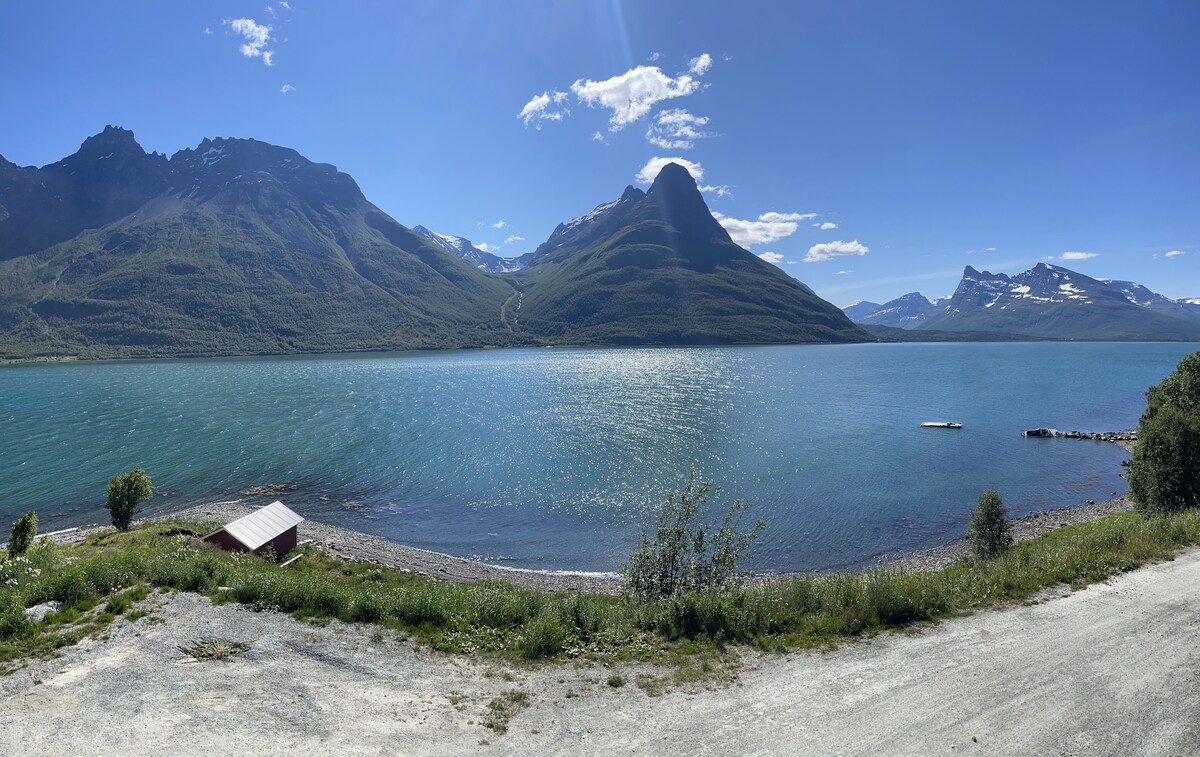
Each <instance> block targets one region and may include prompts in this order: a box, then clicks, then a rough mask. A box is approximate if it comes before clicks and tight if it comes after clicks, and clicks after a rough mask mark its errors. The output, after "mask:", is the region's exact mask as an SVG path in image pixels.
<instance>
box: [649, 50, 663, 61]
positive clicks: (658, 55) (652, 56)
mask: <svg viewBox="0 0 1200 757" xmlns="http://www.w3.org/2000/svg"><path fill="white" fill-rule="evenodd" d="M661 57H662V53H660V52H653V53H650V62H651V63H653V62H654V61H656V60H658V59H659V58H661Z"/></svg>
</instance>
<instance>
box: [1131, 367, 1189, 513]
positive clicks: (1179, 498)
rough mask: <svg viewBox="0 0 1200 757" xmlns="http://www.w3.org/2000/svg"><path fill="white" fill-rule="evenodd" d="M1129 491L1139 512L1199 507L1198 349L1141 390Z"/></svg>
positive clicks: (1169, 511)
mask: <svg viewBox="0 0 1200 757" xmlns="http://www.w3.org/2000/svg"><path fill="white" fill-rule="evenodd" d="M1129 495H1130V497H1131V498H1132V499H1133V501H1134V504H1136V505H1137V508H1138V510H1140V511H1141V512H1142V513H1145V514H1165V513H1172V512H1178V511H1179V510H1184V509H1187V508H1190V507H1200V352H1197V353H1195V354H1194V355H1188V356H1187V357H1185V358H1184V359H1183V360H1181V361H1180V363H1179V366H1178V367H1177V368H1176V369H1175V372H1174V373H1172V374H1171V375H1170V376H1167V377H1166V378H1165V379H1163V381H1162V383H1161V384H1159V385H1158V386H1152V387H1150V389H1149V390H1148V391H1147V392H1146V412H1145V413H1143V414H1142V420H1141V423H1140V425H1139V426H1138V442H1137V446H1136V447H1134V449H1133V459H1132V460H1131V461H1130V464H1129Z"/></svg>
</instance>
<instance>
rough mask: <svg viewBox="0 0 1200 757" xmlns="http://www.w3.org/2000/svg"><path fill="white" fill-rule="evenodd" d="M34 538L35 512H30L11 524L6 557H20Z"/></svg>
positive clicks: (35, 530) (35, 533) (35, 529)
mask: <svg viewBox="0 0 1200 757" xmlns="http://www.w3.org/2000/svg"><path fill="white" fill-rule="evenodd" d="M35 536H37V512H36V511H34V510H30V511H29V512H27V513H25V514H24V515H22V516H21V517H20V518H17V521H16V522H15V523H13V524H12V532H11V533H10V534H9V536H8V556H9V557H20V556H21V555H23V554H25V553H26V552H27V551H29V547H30V545H31V544H33V538H34V537H35Z"/></svg>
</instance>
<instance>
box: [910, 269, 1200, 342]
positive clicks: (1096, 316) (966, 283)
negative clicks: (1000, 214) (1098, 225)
mask: <svg viewBox="0 0 1200 757" xmlns="http://www.w3.org/2000/svg"><path fill="white" fill-rule="evenodd" d="M1139 298H1140V299H1139ZM1166 303H1170V300H1167V298H1165V297H1160V296H1159V295H1155V294H1154V293H1153V292H1150V291H1149V290H1147V289H1145V287H1141V286H1139V285H1136V284H1132V283H1130V282H1105V281H1101V280H1098V279H1093V278H1091V277H1089V276H1084V275H1083V274H1081V273H1077V272H1076V271H1071V270H1068V269H1066V268H1060V267H1059V266H1053V265H1048V264H1046V263H1038V264H1037V265H1036V266H1034V267H1033V268H1032V269H1030V270H1028V271H1025V272H1024V273H1019V274H1017V275H1016V276H1012V277H1009V276H1006V275H1004V274H992V273H988V272H987V271H984V272H982V273H981V272H979V271H976V270H975V269H974V268H971V267H970V266H967V268H966V270H965V272H964V273H963V279H962V281H961V282H960V283H959V285H958V289H957V290H956V291H955V292H954V296H953V297H951V298H950V301H949V303H948V304H947V306H946V308H945V310H943V311H942V312H940V313H938V314H937V315H935V316H933V317H932V318H930V319H929V320H927V321H926V322H925V323H924V324H922V326H921V328H923V329H936V330H943V331H1005V332H1011V333H1017V334H1029V335H1032V336H1039V337H1049V338H1053V339H1086V340H1110V339H1111V340H1184V341H1191V340H1200V317H1197V316H1196V314H1195V313H1192V312H1189V311H1188V310H1187V308H1185V307H1182V306H1181V307H1172V306H1170V305H1168V304H1166ZM1176 304H1177V303H1176Z"/></svg>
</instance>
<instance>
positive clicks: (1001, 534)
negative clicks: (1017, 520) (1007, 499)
mask: <svg viewBox="0 0 1200 757" xmlns="http://www.w3.org/2000/svg"><path fill="white" fill-rule="evenodd" d="M967 542H968V543H970V545H971V549H972V550H974V552H975V556H976V557H978V558H979V559H980V560H991V559H993V558H996V557H999V556H1000V555H1002V554H1004V553H1005V552H1007V551H1008V548H1009V547H1011V546H1012V544H1013V537H1012V530H1011V527H1010V526H1009V523H1008V521H1007V520H1005V519H1004V500H1003V499H1001V497H1000V492H998V491H996V490H995V489H985V490H984V491H982V492H980V493H979V504H978V505H976V506H975V512H973V513H971V524H970V525H969V526H968V527H967Z"/></svg>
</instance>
